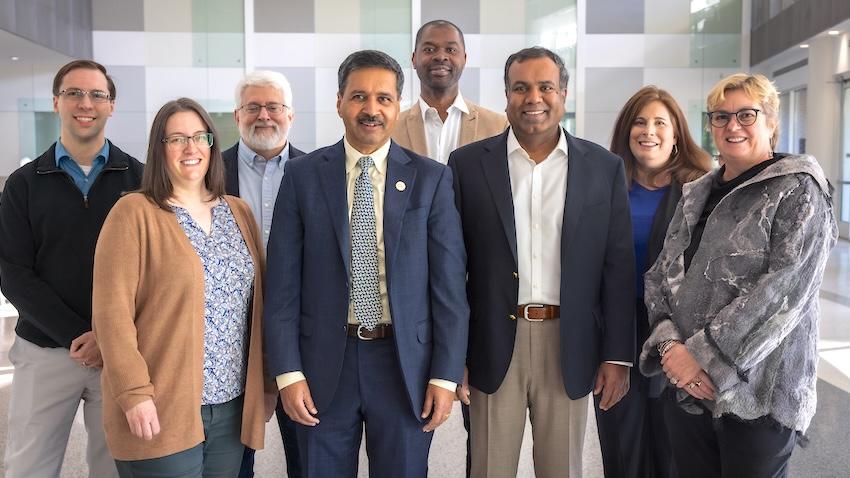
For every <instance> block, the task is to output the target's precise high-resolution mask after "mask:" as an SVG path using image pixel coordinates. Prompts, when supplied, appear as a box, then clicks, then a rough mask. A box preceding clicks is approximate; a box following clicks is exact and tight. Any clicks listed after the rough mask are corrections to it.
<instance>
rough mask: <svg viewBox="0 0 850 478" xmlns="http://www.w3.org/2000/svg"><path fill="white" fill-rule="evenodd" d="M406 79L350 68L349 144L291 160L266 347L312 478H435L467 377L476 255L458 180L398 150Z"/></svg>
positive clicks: (277, 218) (272, 269) (273, 241)
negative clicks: (364, 466) (470, 249)
mask: <svg viewBox="0 0 850 478" xmlns="http://www.w3.org/2000/svg"><path fill="white" fill-rule="evenodd" d="M403 81H404V77H403V75H402V72H401V68H400V67H399V65H398V63H397V62H396V61H395V60H393V59H392V58H391V57H389V56H388V55H386V54H385V53H382V52H378V51H373V50H365V51H359V52H355V53H353V54H351V55H350V56H349V57H348V58H346V60H345V61H344V62H343V63H342V65H341V66H340V68H339V75H338V83H339V90H338V93H337V111H338V113H339V116H340V117H341V118H342V120H343V123H344V124H345V136H344V138H343V139H342V141H340V142H339V143H337V144H335V145H333V146H329V147H326V148H322V149H319V150H317V151H315V152H313V153H311V154H308V155H305V156H304V157H301V158H297V159H293V160H291V161H289V162H288V163H287V167H286V174H285V175H284V179H283V185H282V186H281V191H280V195H279V197H278V201H277V205H276V206H275V211H274V221H273V227H272V233H271V238H270V240H269V245H268V275H267V277H268V279H267V280H268V282H267V291H266V297H267V299H266V305H265V307H266V308H265V319H264V320H265V344H266V354H267V359H268V366H269V369H270V372H271V373H272V374H273V375H274V376H276V380H277V384H278V388H279V389H280V390H281V392H280V396H281V401H282V402H283V407H284V410H286V413H287V415H289V417H290V418H292V419H293V420H294V421H295V422H296V423H298V425H297V434H298V445H299V449H300V451H301V463H302V466H303V471H304V474H305V476H308V477H310V476H314V477H326V476H327V477H329V476H333V477H354V476H356V475H357V462H358V451H359V448H360V440H361V436H362V432H363V426H364V424H365V427H366V449H367V453H368V455H369V468H370V469H369V474H370V476H373V477H382V476H387V477H400V476H401V477H424V476H426V474H427V467H428V449H429V447H430V444H431V437H432V434H431V433H430V432H431V431H433V430H434V429H435V428H436V427H438V426H440V425H441V424H442V423H443V422H444V421H445V420H446V419H447V418H448V417H449V414H450V410H451V407H452V401H453V399H454V396H455V388H456V384H457V383H459V382H460V381H461V380H462V377H463V363H464V358H465V355H466V343H467V331H468V318H469V308H468V305H467V302H466V288H465V276H466V254H465V252H464V248H463V237H462V233H461V228H460V218H459V216H458V213H457V210H456V208H455V206H454V195H453V191H452V176H451V171H450V170H449V169H448V168H447V167H445V166H443V165H441V164H439V163H437V162H435V161H431V160H430V159H428V158H425V157H423V156H419V155H417V154H415V153H413V152H411V151H407V150H405V149H402V148H400V147H399V146H398V145H396V144H395V143H393V142H392V141H391V140H390V133H391V132H392V130H393V124H394V123H395V120H396V118H397V116H398V113H399V98H400V96H401V91H402V84H403Z"/></svg>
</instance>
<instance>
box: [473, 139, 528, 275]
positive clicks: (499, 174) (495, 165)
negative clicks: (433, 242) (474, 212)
mask: <svg viewBox="0 0 850 478" xmlns="http://www.w3.org/2000/svg"><path fill="white" fill-rule="evenodd" d="M484 150H485V151H487V153H488V154H486V155H483V156H482V157H481V158H480V161H481V169H482V170H484V177H485V178H486V179H487V185H488V186H489V187H490V194H491V196H492V197H493V203H494V204H495V206H496V211H497V212H498V213H499V218H501V220H502V228H503V229H504V231H505V237H506V238H507V239H508V244H509V245H510V246H511V253H513V256H514V265H515V266H516V265H517V264H519V261H518V260H517V252H516V223H515V222H514V200H513V195H512V193H511V177H510V173H509V171H508V132H507V131H505V132H504V133H502V134H500V135H499V136H496V137H495V138H493V139H492V140H489V141H488V142H487V144H486V145H484Z"/></svg>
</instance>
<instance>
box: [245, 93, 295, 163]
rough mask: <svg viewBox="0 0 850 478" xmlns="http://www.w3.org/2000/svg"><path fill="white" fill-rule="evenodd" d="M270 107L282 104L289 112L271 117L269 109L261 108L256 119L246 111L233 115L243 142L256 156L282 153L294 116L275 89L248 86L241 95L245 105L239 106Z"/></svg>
mask: <svg viewBox="0 0 850 478" xmlns="http://www.w3.org/2000/svg"><path fill="white" fill-rule="evenodd" d="M269 103H279V104H282V105H286V106H287V108H284V110H283V112H282V113H280V114H278V115H275V116H272V115H270V114H269V112H268V110H267V109H266V108H261V109H260V111H259V113H257V114H255V115H252V114H250V113H248V112H247V111H245V109H244V108H240V109H237V110H236V112H235V113H234V114H235V116H236V125H237V126H238V127H239V135H240V136H241V137H242V141H244V142H245V144H246V145H247V146H248V147H249V148H251V149H252V150H253V151H255V152H257V153H264V152H266V151H272V150H274V151H275V152H279V151H280V150H281V149H283V147H284V146H286V138H287V135H288V134H289V127H290V126H291V125H292V119H293V115H294V114H293V112H292V108H291V105H290V104H289V103H287V100H286V99H285V98H284V97H283V93H281V91H280V90H279V89H277V88H276V87H274V86H249V87H247V88H245V91H244V92H242V101H241V104H240V105H239V106H245V105H249V104H255V105H267V104H269Z"/></svg>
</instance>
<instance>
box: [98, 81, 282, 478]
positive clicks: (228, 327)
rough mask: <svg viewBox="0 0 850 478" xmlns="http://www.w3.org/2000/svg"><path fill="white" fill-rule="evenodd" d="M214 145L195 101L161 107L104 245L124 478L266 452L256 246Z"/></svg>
mask: <svg viewBox="0 0 850 478" xmlns="http://www.w3.org/2000/svg"><path fill="white" fill-rule="evenodd" d="M214 137H215V130H214V128H213V124H212V120H211V119H210V117H209V115H208V114H207V113H206V111H204V109H203V108H202V107H201V106H200V105H199V104H198V103H196V102H195V101H193V100H190V99H187V98H181V99H179V100H176V101H171V102H169V103H166V104H165V106H163V107H162V109H160V111H159V112H158V113H157V115H156V118H155V119H154V122H153V125H152V127H151V133H150V143H149V148H148V157H147V164H146V167H145V172H144V177H143V179H142V187H141V190H140V191H139V192H137V193H132V194H128V195H126V196H124V197H123V198H122V199H121V200H119V201H118V203H117V204H116V205H115V207H114V208H113V209H112V211H111V212H110V214H109V216H108V218H107V219H106V223H105V224H104V226H103V230H102V231H101V234H100V238H99V240H98V244H97V251H96V253H95V270H94V295H93V308H94V310H93V314H92V315H93V317H92V318H93V322H94V331H95V334H96V335H97V338H98V344H99V345H100V348H101V352H102V354H103V362H104V366H103V394H104V397H103V414H104V419H103V423H104V428H105V429H106V439H107V443H108V445H109V450H110V452H111V453H112V456H113V457H114V458H115V460H116V463H117V465H118V470H119V474H120V475H121V476H122V477H145V476H157V477H160V476H162V477H165V476H168V477H184V476H186V477H188V476H192V477H198V476H204V477H213V476H222V477H233V476H236V475H237V474H238V471H239V465H240V462H241V457H242V451H243V444H244V445H247V446H249V447H251V448H254V449H261V448H262V447H263V432H264V396H263V394H264V388H265V389H266V390H274V388H273V386H272V387H267V386H266V385H268V383H267V381H266V380H264V374H263V354H262V344H263V339H262V335H261V334H262V330H263V328H262V322H261V319H262V303H263V301H262V276H263V267H264V264H263V257H262V252H261V251H262V242H261V241H262V239H261V237H260V236H259V234H258V231H257V225H256V223H255V221H254V216H253V215H252V214H251V211H250V210H249V208H248V206H247V205H246V204H245V203H244V202H242V201H241V200H240V199H237V198H234V197H230V196H224V165H223V163H222V159H221V153H220V151H219V148H218V146H217V145H216V144H215V142H214ZM267 398H270V399H272V400H273V398H274V396H273V395H270V396H269V397H267ZM267 402H268V400H267ZM271 403H273V401H271ZM267 416H268V414H266V417H267Z"/></svg>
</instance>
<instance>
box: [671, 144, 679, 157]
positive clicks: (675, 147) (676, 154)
mask: <svg viewBox="0 0 850 478" xmlns="http://www.w3.org/2000/svg"><path fill="white" fill-rule="evenodd" d="M678 155H679V147H678V146H676V145H675V144H674V145H673V154H672V155H670V157H671V158H675V157H676V156H678Z"/></svg>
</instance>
